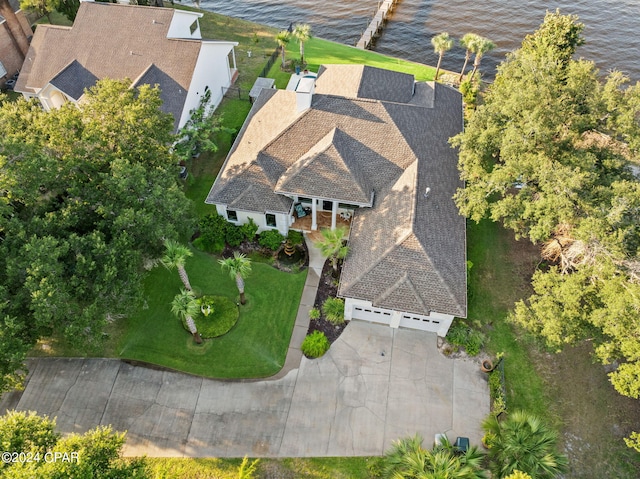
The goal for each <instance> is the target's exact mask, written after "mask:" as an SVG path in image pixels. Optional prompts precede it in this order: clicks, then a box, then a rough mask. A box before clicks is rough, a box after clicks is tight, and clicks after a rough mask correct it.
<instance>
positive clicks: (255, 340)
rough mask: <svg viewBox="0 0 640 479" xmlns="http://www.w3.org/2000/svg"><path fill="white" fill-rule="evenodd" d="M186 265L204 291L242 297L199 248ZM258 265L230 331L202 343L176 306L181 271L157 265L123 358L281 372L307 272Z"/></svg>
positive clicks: (223, 374)
mask: <svg viewBox="0 0 640 479" xmlns="http://www.w3.org/2000/svg"><path fill="white" fill-rule="evenodd" d="M186 269H187V272H188V273H189V277H190V279H191V283H192V284H193V287H194V290H195V291H196V293H197V294H198V295H201V294H215V295H218V296H226V297H228V298H230V299H232V300H233V301H236V302H237V301H238V291H237V289H236V286H235V282H234V281H233V280H232V279H231V278H229V276H228V274H226V273H223V272H222V271H221V269H220V265H219V264H218V263H217V258H215V257H213V256H211V255H208V254H206V253H202V252H200V251H195V250H194V256H193V257H192V258H190V259H189V260H188V261H187V265H186ZM252 269H253V271H252V273H251V275H250V276H249V277H248V278H247V280H246V297H247V304H246V305H244V306H240V307H239V308H240V317H239V319H238V323H237V324H236V325H235V326H234V327H233V328H232V329H231V331H229V333H227V334H225V335H224V336H221V337H219V338H213V339H207V340H205V342H204V344H202V345H196V344H193V339H192V338H191V335H190V334H189V332H188V331H186V330H185V329H184V328H183V327H182V324H181V322H180V321H179V320H178V319H177V318H176V317H175V316H174V315H173V314H172V313H171V311H170V303H171V300H172V299H173V297H174V296H175V295H176V294H177V293H178V292H179V290H180V287H181V284H182V283H181V282H180V279H179V278H178V275H177V274H176V273H175V272H170V271H167V270H166V269H165V268H163V267H161V266H158V267H156V268H154V269H153V270H152V271H150V272H149V273H148V276H147V278H146V279H145V304H144V305H143V306H142V307H141V308H140V309H138V310H137V311H136V312H135V314H133V315H132V317H131V318H130V319H129V320H128V321H127V325H126V328H127V332H126V333H125V334H124V337H123V340H122V342H121V343H120V348H119V351H118V352H119V356H120V357H121V358H122V359H126V360H134V361H140V362H144V363H150V364H153V365H158V366H162V367H165V368H170V369H174V370H178V371H183V372H187V373H191V374H196V375H199V376H204V377H209V378H221V379H244V378H261V377H268V376H272V375H273V374H276V373H277V372H278V371H279V370H280V369H282V366H283V365H284V361H285V358H286V354H287V350H288V347H289V342H290V339H291V333H292V331H293V325H294V323H295V318H296V314H297V311H298V305H299V303H300V297H301V295H302V289H303V287H304V282H305V279H306V275H307V273H306V271H303V272H301V273H297V274H292V273H283V272H282V271H278V270H276V269H274V268H272V267H271V266H269V265H266V264H260V263H253V264H252Z"/></svg>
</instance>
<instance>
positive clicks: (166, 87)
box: [15, 2, 201, 121]
mask: <svg viewBox="0 0 640 479" xmlns="http://www.w3.org/2000/svg"><path fill="white" fill-rule="evenodd" d="M173 12H174V10H173V9H170V8H158V7H145V6H131V5H118V4H111V3H99V2H82V3H81V4H80V8H79V10H78V14H77V16H76V19H75V21H74V24H73V26H72V27H59V26H52V25H38V29H37V30H36V33H35V35H34V37H33V41H32V42H31V46H30V48H29V52H28V53H27V58H26V59H25V62H24V65H23V68H22V71H21V73H20V77H19V78H18V82H17V84H16V88H15V89H16V90H17V91H22V92H27V93H37V91H39V90H40V89H41V88H43V87H44V86H46V85H47V83H49V82H50V81H51V79H53V78H54V77H55V76H56V75H58V74H59V73H61V72H62V70H63V69H64V68H66V67H67V66H68V65H70V64H71V63H72V62H74V61H75V62H77V63H78V64H79V65H80V66H81V67H82V68H84V69H85V70H86V71H88V72H90V74H92V75H94V76H95V77H96V78H98V79H102V78H114V79H124V78H129V79H130V80H136V79H137V78H139V77H140V76H141V75H142V74H144V73H145V72H148V73H153V78H149V80H150V81H151V80H154V81H157V82H158V83H159V85H160V88H161V90H162V91H163V94H164V95H163V96H164V98H163V99H164V100H165V103H164V104H163V107H162V109H163V111H165V112H167V113H171V114H173V115H174V117H175V118H176V121H178V120H179V119H180V116H181V114H182V108H183V106H184V99H185V98H186V92H187V91H188V89H189V86H190V84H191V78H192V75H193V70H194V67H195V65H196V61H197V59H198V55H199V53H200V47H201V41H200V40H189V39H185V40H183V39H168V38H167V33H168V30H169V25H170V24H171V19H172V17H173ZM152 66H153V69H152V70H149V69H150V67H152ZM80 84H81V86H85V85H84V83H83V82H80ZM68 87H70V86H68ZM169 98H174V99H177V100H174V101H167V100H168V99H169ZM180 100H181V101H180Z"/></svg>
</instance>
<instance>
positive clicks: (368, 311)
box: [351, 306, 391, 324]
mask: <svg viewBox="0 0 640 479" xmlns="http://www.w3.org/2000/svg"><path fill="white" fill-rule="evenodd" d="M351 317H352V318H353V319H362V320H364V321H371V322H372V323H382V324H390V323H391V311H387V310H384V309H376V308H369V307H364V306H354V307H353V313H352V314H351Z"/></svg>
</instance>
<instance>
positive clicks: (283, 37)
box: [276, 30, 291, 68]
mask: <svg viewBox="0 0 640 479" xmlns="http://www.w3.org/2000/svg"><path fill="white" fill-rule="evenodd" d="M290 40H291V34H290V33H289V31H288V30H282V31H281V32H279V33H278V34H277V35H276V43H277V44H278V46H279V47H280V49H281V51H282V68H284V60H285V52H286V50H287V44H288V43H289V41H290Z"/></svg>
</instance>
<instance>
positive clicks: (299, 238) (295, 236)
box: [287, 230, 304, 246]
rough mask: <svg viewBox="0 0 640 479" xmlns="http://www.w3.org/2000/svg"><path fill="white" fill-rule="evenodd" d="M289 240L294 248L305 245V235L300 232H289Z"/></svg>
mask: <svg viewBox="0 0 640 479" xmlns="http://www.w3.org/2000/svg"><path fill="white" fill-rule="evenodd" d="M287 239H288V240H289V242H290V243H291V244H292V245H294V246H297V245H299V244H302V243H304V235H303V234H302V233H301V232H300V231H296V230H289V233H287Z"/></svg>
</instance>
